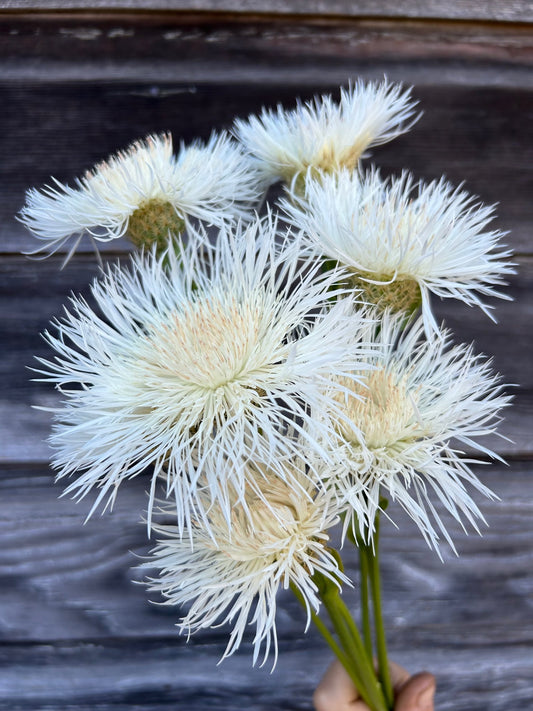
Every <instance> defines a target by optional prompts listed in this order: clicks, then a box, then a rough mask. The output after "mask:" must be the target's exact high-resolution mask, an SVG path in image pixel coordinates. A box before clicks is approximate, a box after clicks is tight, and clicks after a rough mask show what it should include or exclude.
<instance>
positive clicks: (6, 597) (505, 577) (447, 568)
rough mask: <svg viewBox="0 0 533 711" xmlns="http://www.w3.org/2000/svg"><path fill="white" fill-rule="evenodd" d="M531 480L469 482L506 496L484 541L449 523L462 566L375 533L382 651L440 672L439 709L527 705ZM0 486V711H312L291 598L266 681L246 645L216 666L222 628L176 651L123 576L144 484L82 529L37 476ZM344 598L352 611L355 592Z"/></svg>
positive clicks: (312, 650) (318, 647) (170, 614)
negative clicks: (385, 635)
mask: <svg viewBox="0 0 533 711" xmlns="http://www.w3.org/2000/svg"><path fill="white" fill-rule="evenodd" d="M531 474H532V465H531V463H520V462H516V463H514V464H513V465H512V466H511V467H509V468H505V469H502V468H501V467H498V466H493V467H487V468H483V470H481V471H480V476H482V477H483V480H484V482H485V483H486V484H487V485H488V486H491V487H493V488H494V489H495V490H496V491H497V493H499V494H500V495H501V497H502V501H500V502H490V501H488V500H487V501H485V502H483V504H482V508H483V511H484V513H485V515H486V518H487V520H488V522H489V524H490V527H489V528H488V529H486V530H485V531H484V535H483V537H482V538H480V537H478V536H477V535H470V536H468V537H466V536H465V535H464V533H463V532H461V530H460V529H459V527H458V526H457V525H455V524H452V525H451V530H452V531H453V535H454V538H455V540H456V542H457V545H458V550H459V552H460V556H459V557H455V556H454V555H453V554H452V553H451V552H450V551H449V550H447V549H446V548H445V547H444V548H443V549H442V550H443V556H444V564H443V563H442V562H441V561H440V560H439V559H438V557H437V556H436V555H435V553H433V552H431V551H429V550H428V549H427V548H426V546H425V544H424V543H423V541H422V539H421V537H420V535H419V534H418V533H417V532H416V530H415V529H414V527H413V526H412V524H411V523H410V522H409V521H408V520H406V518H405V516H403V515H402V514H401V513H400V512H398V511H396V510H395V509H394V507H393V509H392V511H391V512H392V513H393V514H394V518H395V520H396V522H397V524H398V526H399V527H398V528H397V529H396V528H394V527H393V526H392V525H390V524H385V525H384V530H383V537H382V558H383V560H382V568H383V585H384V591H385V600H386V608H385V615H386V619H387V627H388V631H389V639H390V646H391V654H392V655H393V656H394V657H395V658H398V659H401V660H402V661H403V662H404V664H405V665H406V666H407V667H408V668H410V669H412V670H416V669H422V668H430V669H432V670H434V671H435V672H436V673H437V675H438V680H439V689H440V695H439V705H438V707H437V708H439V709H442V710H443V711H444V710H447V709H449V710H450V711H451V710H452V709H453V710H454V711H467V710H468V711H478V710H479V711H481V709H484V710H486V709H490V711H500V710H501V711H503V709H505V708H513V707H514V706H513V704H516V705H520V704H521V703H526V704H527V702H528V700H530V699H531V698H533V674H532V672H533V658H531V655H528V653H527V649H528V648H529V647H530V645H531V643H532V642H533V639H532V637H533V630H532V629H531V626H530V625H529V624H528V623H527V620H528V619H530V617H531V607H530V606H531V597H530V596H531V593H532V592H533V577H532V570H533V566H532V564H533V552H532V550H531V536H532V534H533V524H532V521H533V515H532V514H533V504H532V497H531V493H532V490H531V489H532V481H533V479H532V476H531ZM0 489H1V495H2V502H3V507H2V511H3V513H2V516H1V518H0V535H1V538H2V541H3V545H2V551H1V552H0V575H1V576H2V581H3V584H2V590H1V592H0V609H1V610H2V616H1V618H0V637H1V638H2V639H3V640H4V645H3V646H0V657H1V663H0V708H1V709H6V711H7V709H15V708H16V709H50V708H54V709H58V710H59V709H67V708H68V709H76V710H77V711H79V710H80V709H83V710H85V709H90V708H98V709H126V708H143V709H144V708H148V709H154V710H155V709H163V708H170V707H171V706H174V707H175V708H180V709H184V710H185V709H188V708H194V709H204V708H205V709H207V708H208V706H210V707H211V708H217V709H234V708H235V709H240V708H249V709H252V710H254V711H255V710H256V709H257V710H259V709H267V708H272V707H275V708H283V709H309V708H310V702H309V699H310V696H311V693H312V689H313V687H314V685H315V684H316V682H317V679H318V678H319V676H320V674H321V673H322V671H323V669H324V667H325V665H326V663H327V661H328V659H329V655H328V654H327V653H325V652H324V647H323V644H322V641H321V640H320V639H319V637H318V636H317V635H316V634H315V633H314V631H313V630H311V631H310V632H309V634H308V635H304V633H303V627H304V616H303V613H302V612H301V611H300V609H299V607H298V605H297V603H296V602H295V601H293V599H292V597H291V596H290V595H289V594H287V593H285V594H283V595H281V597H280V609H279V610H278V626H279V638H280V657H279V663H278V668H277V669H276V670H275V672H274V673H273V674H272V675H271V674H270V673H269V672H270V669H269V668H267V669H263V670H252V669H251V665H250V646H249V644H248V643H247V644H245V645H244V646H243V648H242V650H241V651H240V653H239V654H238V655H237V656H236V657H235V658H233V659H231V660H229V661H226V662H224V663H223V664H222V665H221V666H220V667H216V663H217V661H218V659H219V658H220V655H221V653H222V650H223V648H224V644H225V641H224V640H225V639H226V630H224V629H223V630H220V629H219V630H213V631H205V632H203V633H199V634H198V635H196V636H195V637H193V639H192V640H191V642H190V643H189V644H186V641H185V639H184V638H182V637H178V636H177V634H176V632H175V631H174V628H173V625H174V622H175V621H176V619H177V614H178V612H177V611H176V610H172V609H169V608H166V607H160V606H155V605H151V604H149V603H148V602H147V599H148V595H147V593H146V591H145V589H144V587H143V586H139V585H132V584H131V579H134V580H141V579H142V577H143V574H142V573H141V571H139V570H138V569H133V570H132V566H134V565H136V564H137V558H136V556H137V555H143V554H144V553H145V552H146V549H147V544H146V541H145V531H144V527H143V526H142V525H141V524H139V523H137V521H136V516H135V515H134V511H135V510H136V509H137V510H142V509H143V507H144V505H145V502H146V496H145V494H144V482H142V481H141V480H139V479H137V480H135V481H133V482H129V483H128V485H126V486H124V487H123V489H122V491H121V492H120V494H119V497H118V499H117V504H116V507H115V510H114V511H113V513H111V514H106V515H104V516H102V517H98V516H97V517H95V518H93V519H91V520H90V521H89V522H88V523H86V525H85V526H82V525H81V523H82V521H83V519H84V516H85V514H86V512H87V510H88V503H87V504H84V503H82V504H78V505H76V504H74V503H73V502H72V501H69V500H67V499H61V500H58V499H57V495H58V493H59V491H60V487H58V486H54V485H53V483H52V479H51V476H50V475H49V474H48V473H47V472H46V471H45V470H43V469H41V468H40V467H37V468H33V469H24V468H16V469H13V468H11V469H10V468H5V467H4V468H3V471H2V476H1V478H0ZM345 555H348V556H349V551H348V550H347V551H345ZM348 560H349V557H348ZM349 568H350V570H353V566H349ZM346 595H347V599H348V600H349V601H350V605H351V606H353V607H354V609H356V608H357V595H356V592H355V591H354V592H350V591H346ZM152 597H153V596H152ZM495 610H498V614H497V615H495V614H494V611H495ZM7 642H8V643H9V644H8V645H7V644H6V643H7ZM304 660H305V661H304ZM511 678H512V680H513V682H512V685H511V686H509V679H511ZM505 703H507V704H508V705H507V706H505ZM128 704H131V706H129V705H128ZM524 708H527V705H526V706H524Z"/></svg>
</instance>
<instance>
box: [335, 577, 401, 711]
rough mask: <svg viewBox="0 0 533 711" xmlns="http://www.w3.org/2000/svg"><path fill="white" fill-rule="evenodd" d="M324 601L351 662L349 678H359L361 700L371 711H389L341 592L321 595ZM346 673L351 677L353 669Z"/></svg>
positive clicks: (358, 686) (357, 684) (358, 688)
mask: <svg viewBox="0 0 533 711" xmlns="http://www.w3.org/2000/svg"><path fill="white" fill-rule="evenodd" d="M322 601H323V603H324V607H325V608H326V610H327V612H328V614H329V617H330V619H331V622H332V624H333V627H334V629H335V632H336V633H337V635H338V637H339V639H340V641H341V644H342V646H343V649H344V651H345V653H346V655H347V656H348V658H349V665H350V668H351V672H352V673H351V674H350V676H351V677H352V679H354V676H355V677H358V678H359V682H358V683H356V687H357V690H358V691H359V694H360V695H361V698H362V700H363V701H364V702H365V703H366V704H367V706H369V708H370V709H372V711H388V709H387V704H386V702H385V698H384V696H383V693H382V690H381V687H380V685H379V682H378V680H377V679H376V676H375V673H374V669H373V668H372V664H371V663H370V662H369V660H368V658H367V655H366V650H365V646H364V643H363V640H362V639H361V635H360V634H359V630H358V629H357V625H356V624H355V622H354V621H353V618H352V616H351V614H350V611H349V610H348V608H347V607H346V605H345V604H344V601H343V600H342V598H341V596H340V593H339V591H338V590H335V591H332V590H327V591H325V594H323V595H322ZM346 669H347V671H348V672H349V673H350V669H349V668H348V667H346Z"/></svg>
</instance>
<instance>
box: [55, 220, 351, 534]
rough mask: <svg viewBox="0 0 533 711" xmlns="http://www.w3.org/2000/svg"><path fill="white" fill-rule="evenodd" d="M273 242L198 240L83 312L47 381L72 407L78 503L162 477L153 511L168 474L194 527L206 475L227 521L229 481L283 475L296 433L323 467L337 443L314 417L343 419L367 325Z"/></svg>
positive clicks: (67, 423) (61, 331) (76, 305)
mask: <svg viewBox="0 0 533 711" xmlns="http://www.w3.org/2000/svg"><path fill="white" fill-rule="evenodd" d="M275 236H276V224H275V222H273V221H272V220H271V219H270V218H268V217H267V218H266V219H264V220H262V221H259V220H258V221H256V222H255V223H252V224H251V225H250V226H248V227H247V228H244V227H242V226H240V227H237V228H236V229H235V231H233V230H232V231H228V230H222V231H221V232H220V234H219V236H218V240H217V243H216V245H215V246H213V247H211V246H208V245H207V244H206V239H205V237H202V236H195V235H194V234H191V239H190V241H189V243H188V245H187V246H186V247H182V248H181V250H179V254H180V256H179V257H176V256H175V255H174V254H173V253H172V252H169V253H168V254H166V255H165V256H164V259H163V258H160V259H158V258H155V257H154V256H153V255H152V256H150V257H149V258H143V257H137V258H134V259H133V263H132V269H131V271H127V270H123V269H120V268H119V267H115V268H110V269H109V270H108V272H107V274H106V276H105V277H104V278H103V279H102V280H101V281H97V282H95V283H94V285H93V287H92V295H93V297H94V300H95V302H96V305H97V309H96V310H93V309H92V308H91V307H89V306H88V305H87V303H86V302H85V301H84V300H83V299H81V298H73V299H72V307H71V311H70V312H67V314H66V316H65V317H64V318H63V319H62V320H61V321H58V322H57V323H56V328H57V335H53V334H51V333H47V334H46V339H47V340H48V342H49V343H50V345H51V346H52V347H53V348H54V349H55V351H56V357H55V359H54V360H48V361H43V366H44V367H43V369H42V372H43V373H44V374H45V378H46V379H47V380H50V381H53V382H55V383H57V384H58V386H59V387H60V389H61V392H62V394H63V395H64V397H65V402H64V403H63V405H62V407H59V408H58V409H57V411H56V419H57V424H56V426H55V431H54V433H53V434H52V437H51V444H52V447H53V448H54V450H55V455H54V460H53V463H54V465H55V467H56V468H57V469H58V471H59V476H60V477H63V476H67V475H71V474H73V473H75V472H76V473H78V472H80V471H81V472H82V473H81V474H80V476H79V477H78V478H77V479H76V480H75V481H74V482H73V483H72V484H71V485H70V486H69V487H68V489H67V491H75V492H77V494H78V495H79V496H83V495H84V494H85V493H87V492H88V491H89V490H90V489H91V488H92V487H95V486H96V487H99V488H100V489H101V492H100V496H99V497H98V500H100V499H101V498H102V497H103V496H106V495H107V496H110V497H111V498H112V497H113V496H114V495H115V493H116V490H117V487H118V486H119V484H120V483H121V482H122V481H123V480H124V479H127V478H130V477H133V476H135V475H137V474H139V473H140V472H142V471H143V470H144V469H145V468H146V467H147V466H148V465H153V467H154V473H153V479H152V481H153V489H152V499H153V496H154V487H155V482H156V480H157V478H158V476H159V474H160V473H161V472H162V471H164V472H165V476H166V478H167V494H170V493H174V494H175V496H176V500H177V502H178V521H179V522H180V525H183V523H184V522H186V521H187V518H188V516H189V515H190V514H189V508H188V507H189V504H190V503H191V501H192V499H193V498H194V496H195V491H196V481H197V479H198V477H199V476H200V474H201V473H202V472H205V475H206V476H207V478H208V481H209V486H210V488H211V491H212V492H213V494H212V496H213V498H214V499H216V500H218V501H219V503H220V504H221V505H222V506H223V508H224V507H225V510H226V511H228V506H229V504H228V501H227V496H226V491H227V484H228V482H227V481H226V479H225V477H228V478H229V479H231V482H230V483H231V484H232V486H234V487H235V488H236V489H237V491H240V490H241V489H242V487H243V485H244V482H245V478H246V472H247V469H246V466H245V464H246V461H247V459H249V458H250V457H253V458H255V459H258V460H260V461H263V462H265V463H266V464H267V465H268V466H270V467H272V468H274V469H276V468H277V467H278V468H281V467H282V463H283V460H284V459H286V458H287V457H290V456H292V454H293V453H294V452H296V451H299V447H300V445H299V444H298V443H297V442H296V440H295V435H296V434H297V433H298V431H301V432H302V435H301V436H302V437H304V438H305V439H306V442H307V449H308V450H309V452H310V453H311V452H313V451H314V452H315V453H316V451H317V449H319V448H320V446H319V445H318V443H317V442H318V436H317V433H318V431H319V430H320V431H321V432H322V436H325V435H326V433H327V431H328V429H327V424H324V423H322V424H320V423H318V422H316V420H315V419H314V418H313V416H312V413H313V412H315V411H320V412H322V413H323V414H325V415H326V419H327V414H328V413H329V412H330V410H331V409H332V408H336V407H337V405H336V401H335V399H334V397H333V396H332V395H331V394H327V393H326V389H327V388H328V387H329V388H333V389H334V388H335V385H334V383H335V382H336V380H335V379H336V378H337V377H339V376H341V375H342V374H346V373H348V372H351V371H352V370H353V366H354V363H355V362H356V359H357V355H358V353H357V349H355V348H354V347H353V340H354V329H355V326H354V321H355V323H357V318H356V317H354V316H353V315H352V313H351V304H349V303H348V300H346V301H339V302H338V303H337V304H336V305H334V306H333V307H332V308H330V307H329V306H330V299H331V298H332V296H334V295H335V291H334V290H333V291H332V287H333V284H334V283H335V281H336V280H337V279H338V275H334V274H327V275H322V276H321V275H320V274H319V273H318V272H319V269H320V265H318V264H317V263H316V260H315V261H314V262H313V261H309V262H308V263H307V264H306V263H305V260H303V263H302V254H301V251H300V245H299V241H298V239H297V238H292V237H290V236H287V237H286V238H285V239H284V240H282V244H281V245H280V246H279V247H277V246H276V245H275ZM164 261H165V262H168V264H164ZM293 281H294V282H295V283H293ZM317 428H318V429H317ZM226 460H229V461H230V462H231V463H232V464H233V466H232V467H229V466H226V465H225V462H226ZM221 471H224V472H227V474H225V475H224V477H222V476H221V474H220V472H221ZM280 471H281V473H282V471H283V470H282V469H280Z"/></svg>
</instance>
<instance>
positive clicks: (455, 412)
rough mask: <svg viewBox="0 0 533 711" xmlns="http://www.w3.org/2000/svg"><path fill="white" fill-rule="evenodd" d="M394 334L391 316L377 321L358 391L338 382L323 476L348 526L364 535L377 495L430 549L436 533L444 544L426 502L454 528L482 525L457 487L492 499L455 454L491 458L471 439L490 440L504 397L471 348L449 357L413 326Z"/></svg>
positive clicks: (397, 327) (435, 339)
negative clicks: (332, 443) (337, 414)
mask: <svg viewBox="0 0 533 711" xmlns="http://www.w3.org/2000/svg"><path fill="white" fill-rule="evenodd" d="M401 326H402V321H401V319H400V318H399V317H392V316H391V315H390V314H389V313H386V314H385V315H384V317H383V318H382V320H381V323H380V328H379V330H376V331H375V333H374V337H373V342H374V346H375V350H374V351H371V352H370V355H369V356H368V358H367V366H369V367H368V368H367V370H366V373H365V374H364V375H363V374H362V373H361V374H360V375H362V376H363V377H362V378H361V379H359V382H360V383H361V384H360V385H356V386H354V385H353V383H354V382H355V381H352V384H351V385H350V383H346V385H347V390H346V392H345V393H342V394H340V395H338V396H337V397H339V401H340V402H341V404H342V407H343V412H344V414H345V416H346V418H343V419H342V420H339V423H338V425H337V431H338V434H339V441H338V443H337V451H336V454H335V460H336V464H335V465H334V467H333V468H332V470H331V471H332V472H333V473H332V477H333V481H334V484H335V486H336V487H337V489H338V491H339V494H340V495H341V497H342V496H344V497H345V501H346V504H347V519H346V523H347V525H350V524H351V525H353V526H355V527H357V526H360V527H361V531H362V532H363V531H364V528H365V527H369V528H370V530H371V529H372V526H373V521H374V517H375V514H376V511H377V510H378V508H379V497H380V492H381V493H386V494H388V495H389V496H390V497H391V498H392V500H394V501H398V502H399V503H400V505H401V506H402V507H403V508H404V509H405V510H406V511H407V513H408V514H409V515H410V516H411V517H412V518H413V519H414V521H415V522H416V523H417V525H418V526H419V527H420V529H421V531H422V533H423V535H424V537H425V538H426V540H427V541H428V542H429V543H431V544H433V545H435V546H436V544H437V541H438V531H440V532H441V533H442V534H443V535H444V537H445V538H446V540H448V542H449V543H450V544H452V543H451V539H450V536H449V534H448V533H447V531H446V529H445V527H444V524H443V522H442V521H441V519H440V518H439V515H438V513H437V511H436V509H435V507H434V504H433V502H432V500H431V494H434V495H436V497H437V499H438V500H439V501H440V502H441V504H442V505H443V506H444V508H445V509H446V510H447V511H448V512H449V513H450V514H451V515H452V516H453V517H454V518H456V519H457V520H458V521H461V519H462V517H464V518H466V519H467V520H468V521H469V522H470V523H471V524H472V525H474V526H476V524H475V518H481V519H482V515H481V513H480V511H479V509H478V507H477V505H476V504H475V502H474V500H473V499H472V498H471V496H470V494H469V493H468V490H467V486H466V485H470V486H471V487H473V488H474V489H477V490H478V491H479V492H481V493H482V494H484V495H486V496H491V492H490V491H489V490H488V489H487V488H486V487H485V486H484V485H483V484H482V483H481V482H480V481H479V479H478V478H477V477H476V476H475V474H474V473H473V472H472V470H471V469H470V466H469V465H470V464H471V463H473V462H475V460H473V459H471V458H463V457H462V454H463V453H462V452H461V451H460V449H461V448H462V447H465V446H466V447H467V448H469V449H470V450H474V451H476V450H477V451H478V452H480V453H481V454H482V455H485V456H493V457H495V456H496V455H494V454H493V453H492V452H491V451H490V450H489V449H487V448H486V447H485V446H483V445H482V444H481V443H480V442H478V441H477V440H478V438H479V437H482V436H484V435H488V434H492V433H493V432H494V431H495V426H496V425H497V424H498V422H499V418H498V412H499V410H500V409H501V408H502V407H504V406H505V405H507V404H508V402H509V397H508V396H506V395H503V394H502V392H501V390H502V388H501V385H500V381H499V377H498V376H497V375H494V374H493V373H492V372H491V370H490V367H489V363H488V362H487V361H485V360H483V359H482V358H480V357H479V356H475V355H473V354H472V349H471V348H470V347H468V346H464V345H460V346H454V347H451V348H448V345H449V344H448V341H449V334H448V333H444V334H443V336H442V337H439V336H437V335H434V336H432V337H431V338H429V340H427V339H424V338H422V334H423V324H422V321H421V320H420V319H419V320H418V321H417V322H416V323H415V324H414V325H413V327H412V328H411V329H410V330H409V331H408V332H405V333H403V334H402V335H400V333H401ZM370 328H371V327H369V329H370ZM366 338H368V339H369V340H370V339H371V334H370V333H369V334H368V335H367V336H366ZM352 508H353V509H354V511H355V513H356V514H357V519H356V517H355V516H354V515H353V514H352ZM361 509H366V515H364V516H363V517H362V518H361V514H360V512H361ZM432 517H433V519H434V521H432Z"/></svg>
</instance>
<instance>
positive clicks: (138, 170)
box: [21, 134, 262, 256]
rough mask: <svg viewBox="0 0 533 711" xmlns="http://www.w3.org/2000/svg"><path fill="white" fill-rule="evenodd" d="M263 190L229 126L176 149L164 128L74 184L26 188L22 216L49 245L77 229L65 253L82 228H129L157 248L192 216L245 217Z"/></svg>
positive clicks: (119, 231) (93, 232) (55, 246)
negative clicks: (205, 139) (203, 140)
mask: <svg viewBox="0 0 533 711" xmlns="http://www.w3.org/2000/svg"><path fill="white" fill-rule="evenodd" d="M261 190H262V184H261V181H260V178H259V174H258V172H257V171H256V170H254V168H253V166H252V164H251V162H250V160H249V158H248V157H247V156H246V155H245V154H244V152H243V151H242V149H241V147H240V146H239V145H238V144H237V143H235V142H233V141H232V140H231V139H230V138H229V137H228V136H227V135H226V134H221V135H217V134H213V135H212V136H211V138H210V139H209V141H208V142H207V144H205V145H204V144H202V143H201V142H195V143H193V144H192V145H190V146H185V145H183V144H181V146H180V150H179V153H178V155H177V156H174V155H173V152H172V139H171V137H170V135H168V134H163V135H160V136H149V137H148V138H147V139H146V140H144V141H137V142H136V143H134V144H132V145H131V146H130V147H129V148H128V149H127V150H125V151H122V152H119V153H117V154H116V155H115V156H112V157H111V158H109V160H107V161H105V162H103V163H100V164H98V165H96V166H95V167H94V168H93V169H92V170H91V171H89V172H87V173H86V174H85V176H84V177H83V178H81V179H78V180H76V185H75V187H69V186H68V185H63V184H61V183H59V182H58V181H55V185H51V186H48V187H45V188H44V189H43V190H42V192H39V191H38V190H35V189H32V190H29V191H28V193H27V201H26V205H25V206H24V208H23V209H22V211H21V221H22V222H23V223H24V224H25V225H26V227H27V228H28V229H29V230H30V231H31V232H33V233H34V235H35V236H36V237H37V238H38V239H39V240H41V241H42V242H43V243H44V244H43V246H42V247H41V248H40V249H44V250H47V251H49V252H55V251H57V250H59V249H61V248H62V247H63V246H64V245H65V243H66V242H68V240H69V239H70V238H71V237H72V236H73V235H77V238H76V239H75V241H74V243H73V246H72V247H71V249H70V253H69V256H70V255H71V254H72V253H73V252H74V251H75V249H76V247H77V246H78V244H79V241H80V240H81V238H82V236H83V235H84V234H86V235H89V237H91V238H92V239H93V240H97V241H101V242H106V241H110V240H114V239H117V238H119V237H122V236H123V235H125V234H127V235H128V236H129V237H130V238H131V240H132V241H133V242H134V243H135V244H137V245H142V246H148V245H149V244H151V243H152V242H156V243H158V245H159V247H160V248H161V247H164V246H166V243H167V241H168V236H169V233H170V234H173V235H176V234H180V233H181V232H183V230H184V228H185V227H186V226H187V225H188V223H189V221H190V218H191V217H193V218H198V219H200V220H203V221H205V222H206V223H209V224H214V225H217V226H221V225H222V224H224V223H225V222H227V221H231V220H233V219H235V218H237V217H245V216H246V215H247V214H248V211H249V210H250V209H251V207H252V206H253V204H254V203H255V202H256V201H257V200H258V199H259V197H260V195H261ZM36 251H40V250H36Z"/></svg>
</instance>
